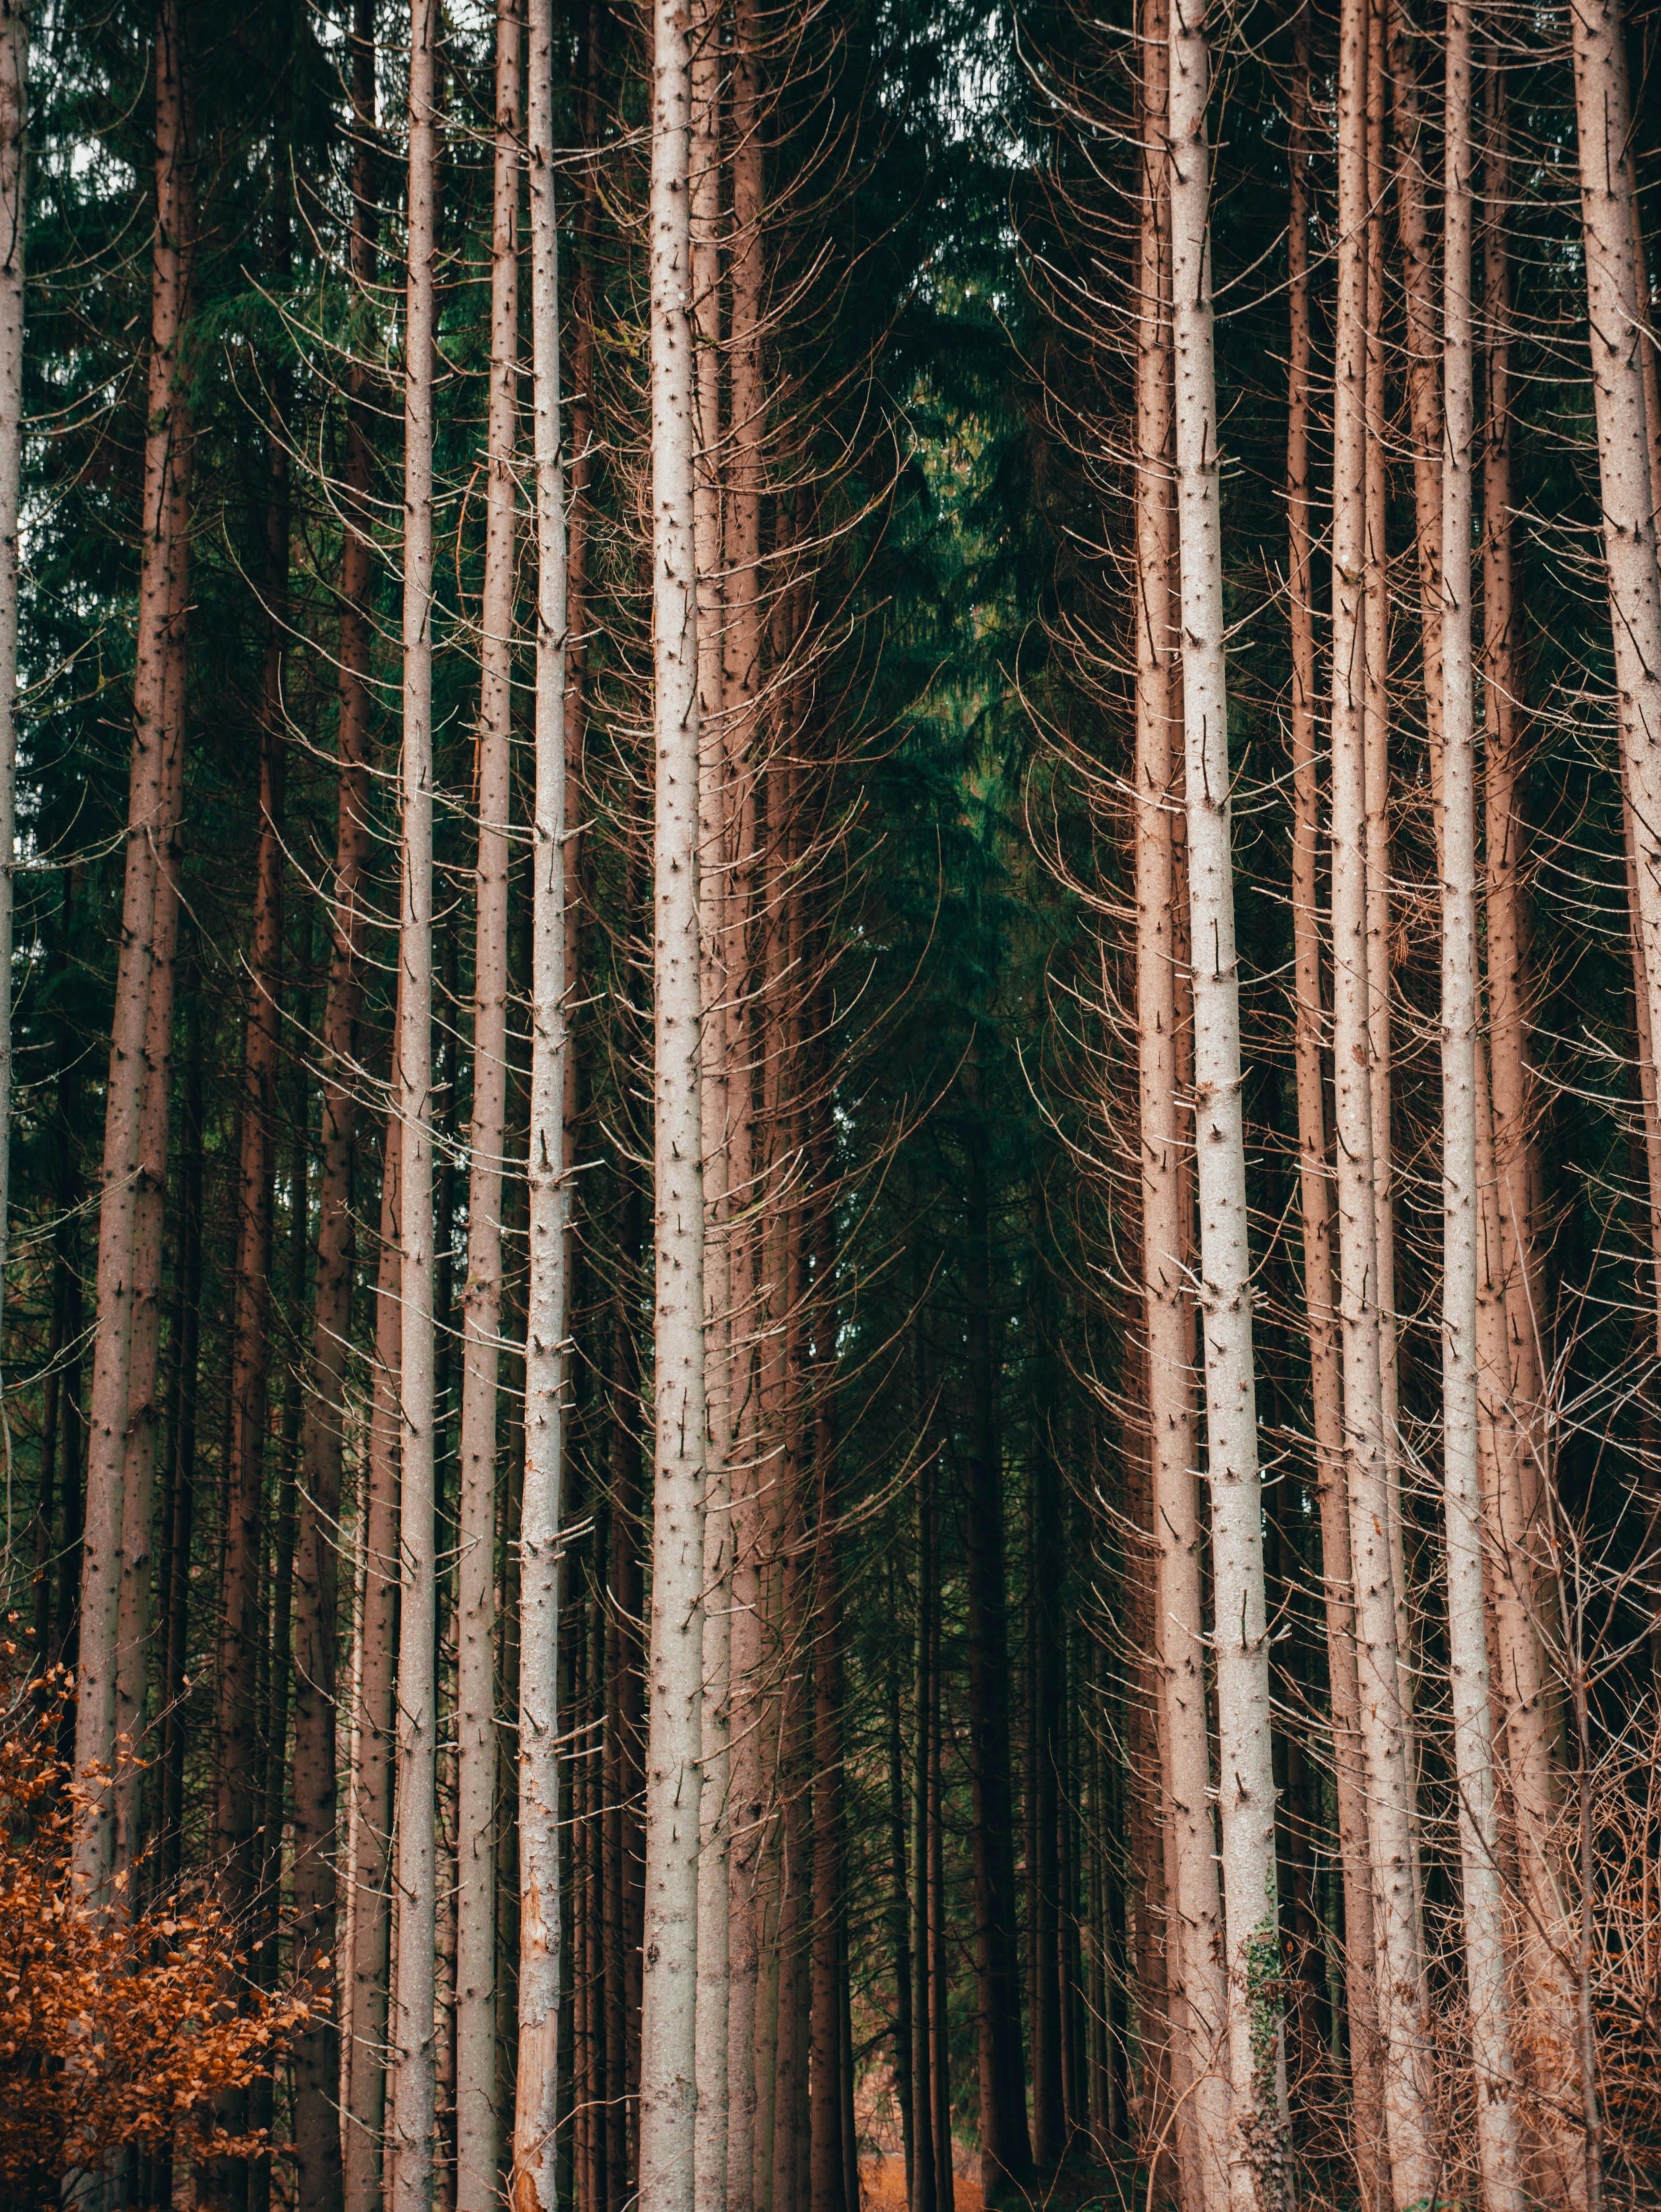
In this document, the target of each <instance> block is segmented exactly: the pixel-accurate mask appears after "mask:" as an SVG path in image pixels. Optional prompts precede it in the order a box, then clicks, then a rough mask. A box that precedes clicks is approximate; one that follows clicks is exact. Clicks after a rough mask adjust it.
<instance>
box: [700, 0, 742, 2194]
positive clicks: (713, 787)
mask: <svg viewBox="0 0 1661 2212" xmlns="http://www.w3.org/2000/svg"><path fill="white" fill-rule="evenodd" d="M691 46H692V131H691V155H690V160H691V250H692V318H693V327H694V333H695V347H694V371H695V385H694V396H695V400H696V405H697V459H696V463H695V474H694V482H693V512H694V525H693V538H694V568H695V570H696V574H697V607H698V635H697V680H698V745H699V766H698V951H699V970H700V996H701V1000H702V1008H703V1019H702V1025H701V1036H702V1040H703V1051H702V1063H703V1064H702V1069H701V1085H700V1088H701V1101H702V1103H701V1115H702V1124H703V1206H704V1239H703V1304H704V1328H705V1335H704V1406H705V1437H704V1490H703V1510H704V1519H703V1607H704V1612H703V1705H702V1717H701V1726H702V1734H703V1760H702V1774H703V1796H702V1798H701V1801H700V1802H701V1804H702V1807H703V1811H702V1814H701V1821H702V1827H703V1836H702V1842H701V1848H700V1852H699V1857H698V1907H697V1927H698V1949H697V1960H698V1963H697V2030H696V2036H697V2119H696V2122H695V2136H696V2146H695V2148H694V2152H693V2164H694V2168H695V2173H694V2197H695V2198H696V2202H697V2206H698V2208H699V2212H721V2208H722V2207H724V2206H725V2204H726V2201H727V2155H728V2153H727V2133H728V2128H727V2032H728V2030H727V1964H728V1949H729V1944H728V1926H729V1917H730V1905H729V1899H728V1883H727V1868H728V1855H729V1850H730V1838H731V1833H732V1826H731V1808H730V1807H729V1805H728V1802H727V1766H728V1759H729V1745H730V1740H731V1739H730V1715H729V1712H728V1696H729V1690H730V1676H731V1657H732V1594H733V1528H732V1515H731V1510H730V1506H731V1484H732V1475H731V1468H730V1464H729V1462H730V1455H731V1442H732V1438H731V1428H732V1413H733V1387H732V1383H733V1376H732V1295H731V1284H730V1278H729V1269H728V1258H729V1249H728V1243H727V1210H728V1185H727V1177H728V1167H729V1162H728V1139H729V1132H730V1128H731V1122H732V1105H733V1082H732V1069H733V1060H732V1054H731V1053H730V1051H729V1049H728V1040H727V1003H728V999H729V994H730V989H731V985H730V981H729V978H728V974H727V956H728V951H729V949H730V948H729V945H728V941H727V932H726V930H725V928H724V927H723V922H724V919H725V916H724V905H725V901H726V897H727V887H728V882H729V878H728V861H729V857H730V854H729V848H730V842H731V841H730V836H729V821H730V811H729V810H730V802H731V795H732V789H733V786H732V784H731V781H730V780H729V778H728V777H727V774H726V772H725V771H726V761H725V752H724V744H723V728H722V722H723V716H722V711H721V710H722V675H723V666H722V664H723V659H724V647H723V639H722V607H721V568H722V566H723V562H722V548H721V538H722V528H721V524H722V505H723V497H722V495H723V491H724V489H725V485H724V477H725V462H726V456H725V453H724V452H723V449H722V446H721V154H722V145H721V137H722V134H721V9H720V8H719V7H717V6H715V5H713V4H712V0H694V5H693V7H692V9H691Z"/></svg>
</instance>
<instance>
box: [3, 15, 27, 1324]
mask: <svg viewBox="0 0 1661 2212" xmlns="http://www.w3.org/2000/svg"><path fill="white" fill-rule="evenodd" d="M28 75H29V0H0V975H5V976H9V975H10V974H11V955H12V855H13V852H14V849H15V843H16V834H17V833H16V823H17V571H18V562H17V552H18V542H17V533H18V511H19V507H20V504H21V495H22V481H23V246H24V235H25V224H26V220H27V181H28V179H27V155H28ZM11 1081H12V1050H11V994H10V993H9V991H4V992H0V1285H3V1284H4V1282H5V1279H6V1261H7V1257H8V1255H9V1253H10V1250H11V1243H10V1238H9V1232H8V1223H9V1219H10V1213H9V1204H10V1194H11ZM0 1304H3V1301H0ZM3 1318H4V1316H3V1314H0V1321H3Z"/></svg>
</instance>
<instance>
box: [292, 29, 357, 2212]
mask: <svg viewBox="0 0 1661 2212" xmlns="http://www.w3.org/2000/svg"><path fill="white" fill-rule="evenodd" d="M374 28H375V24H374V0H353V9H352V33H351V63H352V70H351V88H352V126H353V132H354V141H353V148H352V227H351V238H350V248H349V256H350V270H351V276H352V281H353V283H354V285H355V286H356V288H358V289H360V290H361V289H363V288H367V286H368V284H369V283H372V282H373V280H374V259H375V254H374V210H375V202H374V177H373V173H372V169H371V161H370V151H369V138H370V134H371V133H372V132H373V131H374V116H375V91H374V68H375V43H374ZM370 422H371V416H370V406H369V378H368V371H367V369H366V368H365V367H364V366H363V364H362V362H360V361H359V360H358V359H357V358H356V356H355V357H354V358H353V360H352V361H351V362H350V364H349V365H348V368H347V404H346V450H345V455H344V469H343V483H342V488H341V501H340V504H341V513H342V517H343V521H344V530H343V536H342V544H341V555H340V636H339V644H338V653H339V659H340V682H339V691H338V709H337V734H336V757H337V761H338V799H337V803H336V829H335V862H334V883H333V887H332V894H331V896H330V901H329V909H328V911H329V931H330V955H329V981H328V987H327V992H326V997H325V1000H324V1010H323V1033H322V1037H321V1040H320V1042H321V1048H322V1049H321V1061H322V1098H321V1103H320V1106H319V1134H320V1139H321V1155H322V1157H321V1165H320V1171H319V1178H318V1212H317V1261H316V1266H315V1269H314V1273H313V1289H312V1328H311V1354H310V1374H309V1377H308V1382H307V1391H306V1398H305V1420H304V1428H303V1431H302V1436H301V1465H302V1468H303V1470H304V1499H305V1502H304V1506H303V1509H302V1510H301V1516H300V1526H299V1530H298V1534H297V1543H296V1551H295V1713H294V1910H295V1975H296V1978H300V1979H302V1980H309V1981H310V1982H311V1983H312V1984H313V1987H314V1988H315V1990H316V1991H317V1994H318V1996H319V1998H322V1997H325V1996H328V1995H329V1994H330V1993H331V1992H332V1991H333V1990H346V1989H347V1988H349V1987H350V1982H349V1979H348V1974H347V1972H346V1971H345V1970H344V1969H343V1968H337V1967H336V1966H334V1965H333V1964H332V1961H333V1960H334V1958H335V1953H336V1926H337V1899H338V1882H337V1878H336V1874H335V1859H336V1852H337V1844H338V1817H339V1816H338V1803H339V1798H338V1783H337V1779H336V1765H337V1751H336V1738H337V1729H338V1700H337V1695H336V1668H337V1650H336V1645H337V1637H338V1628H337V1607H338V1595H337V1571H336V1547H337V1543H338V1522H339V1517H340V1504H341V1464H342V1459H343V1456H344V1446H345V1419H346V1413H345V1384H346V1368H347V1362H348V1358H349V1356H350V1350H351V1315H352V1287H353V1279H354V1277H355V1274H356V1235H355V1233H354V1212H353V1184H354V1171H355V1167H356V1151H357V1145H356V1139H357V1110H358V1109H357V1085H356V1073H355V1071H356V1057H357V1043H358V1015H359V1012H360V1009H361V1006H362V998H363V981H362V963H363V941H364V913H363V903H362V899H363V872H364V867H365V865H366V863H367V860H368V848H369V835H368V813H367V810H368V781H369V777H368V756H369V665H370V660H369V656H370V618H369V594H370V592H371V591H372V589H373V587H374V550H373V547H372V545H371V544H370V535H369V533H370V523H369V514H368V501H369V490H370V471H371V466H372V459H373V456H372V452H371V447H370ZM349 1786H350V1784H349ZM339 2066H340V2027H339V2022H338V2016H337V2012H336V2008H334V2007H333V2006H328V2005H324V2004H321V2003H319V2004H318V2005H316V2006H314V2007H313V2011H312V2014H311V2017H310V2018H309V2019H308V2020H307V2023H306V2026H305V2027H304V2028H303V2029H302V2030H301V2034H300V2037H299V2039H298V2040H297V2042H296V2044H295V2058H294V2099H295V2106H294V2141H295V2190H296V2192H297V2196H298V2199H299V2201H300V2203H302V2204H305V2205H307V2206H308V2207H313V2208H315V2212H338V2207H339V2205H340V2203H341V2198H342V2191H343V2189H344V2179H343V2173H342V2166H341V2127H340V2116H339V2113H338V2110H337V2109H336V2107H337V2105H338V2074H339Z"/></svg>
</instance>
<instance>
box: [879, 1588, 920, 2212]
mask: <svg viewBox="0 0 1661 2212" xmlns="http://www.w3.org/2000/svg"><path fill="white" fill-rule="evenodd" d="M901 1588H902V1585H901V1583H900V1580H899V1576H898V1563H897V1560H896V1559H894V1558H893V1556H892V1555H891V1556H890V1558H889V1560H888V1573H887V1595H888V1612H889V1618H890V1619H891V1620H900V1619H902V1618H903V1617H904V1615H903V1606H902V1601H901V1597H900V1590H901ZM884 1671H885V1675H886V1682H885V1689H886V1702H887V1707H888V1710H887V1713H886V1715H885V1722H886V1735H887V1739H888V1743H887V1753H888V1757H887V1766H888V1773H887V1783H888V1805H887V1814H888V1909H887V1912H886V1914H885V1918H886V1920H887V1923H888V1926H887V1936H888V1964H889V1967H890V1970H891V1972H892V1975H893V1978H894V2034H893V2042H892V2045H891V2051H892V2062H891V2063H892V2069H893V2082H894V2101H895V2103H896V2104H897V2106H898V2107H899V2114H900V2152H901V2157H902V2160H903V2161H904V2168H905V2201H906V2203H907V2205H908V2207H910V2205H911V2204H912V2203H913V2202H914V2201H915V2197H916V2148H917V2130H916V2122H915V2121H914V2119H913V2117H912V2107H911V2090H912V2076H913V2069H914V2066H915V2063H916V2059H915V2051H916V2039H915V2036H914V2034H913V2032H912V2004H913V2000H914V1998H915V1996H916V1991H915V1990H914V1988H913V1986H912V1975H911V1942H910V1935H911V1911H910V1905H911V1899H910V1888H909V1886H908V1882H907V1861H908V1859H909V1857H910V1852H909V1850H908V1848H907V1844H908V1835H907V1828H908V1822H907V1818H906V1815H907V1813H908V1811H909V1809H910V1791H909V1790H908V1788H907V1783H908V1781H909V1779H910V1777H909V1775H908V1773H907V1771H906V1758H905V1728H904V1722H903V1720H902V1718H901V1712H902V1707H903V1701H904V1700H903V1691H902V1686H901V1677H902V1672H903V1668H902V1660H901V1654H900V1653H899V1652H898V1651H893V1652H891V1653H890V1655H889V1661H888V1665H887V1667H886V1668H885V1670H884Z"/></svg>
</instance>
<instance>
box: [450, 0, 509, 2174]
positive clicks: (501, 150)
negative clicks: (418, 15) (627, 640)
mask: <svg viewBox="0 0 1661 2212" xmlns="http://www.w3.org/2000/svg"><path fill="white" fill-rule="evenodd" d="M521 43H522V34H521V31H520V9H519V5H518V0H499V5H498V7H497V10H496V175H495V202H494V208H493V214H492V224H491V241H490V428H489V445H488V451H487V459H486V480H485V524H484V599H483V605H482V607H481V609H480V631H481V637H480V644H479V664H480V665H479V716H478V874H477V878H476V883H477V891H476V900H475V914H474V927H475V939H474V942H475V951H474V956H473V977H474V983H473V1120H472V1135H471V1139H470V1151H471V1153H472V1158H471V1161H470V1164H469V1176H468V1187H467V1286H466V1290H465V1293H464V1295H463V1299H462V1337H461V1430H460V1438H459V1449H460V1459H461V1501H460V1516H459V1518H460V1525H459V1531H458V1534H459V1556H458V1559H457V1563H456V1615H457V1619H456V1628H457V1634H458V1638H459V1642H458V1650H457V1665H456V2015H455V2073H456V2088H455V2095H456V2203H457V2206H458V2208H459V2212H484V2208H485V2207H486V2206H488V2205H490V2204H492V2203H494V2202H495V2199H496V2186H497V2166H498V2164H499V2161H500V2157H501V2135H502V2130H501V2124H500V2117H499V2115H498V2113H497V2111H496V1759H497V1747H496V1370H497V1364H498V1362H497V1340H498V1338H499V1336H500V1334H501V1328H502V1170H503V1164H504V1153H505V1149H506V1143H507V1137H506V1127H507V1103H508V827H509V823H508V817H509V814H510V812H511V809H512V792H513V763H512V727H511V725H512V710H513V691H512V686H513V660H514V639H513V622H514V544H515V531H514V504H515V501H516V498H517V486H516V483H515V477H514V464H515V459H516V454H517V447H518V438H517V435H516V433H517V418H518V411H519V408H518V402H519V393H518V384H519V377H518V355H519V178H520V158H521V154H520V46H521Z"/></svg>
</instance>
